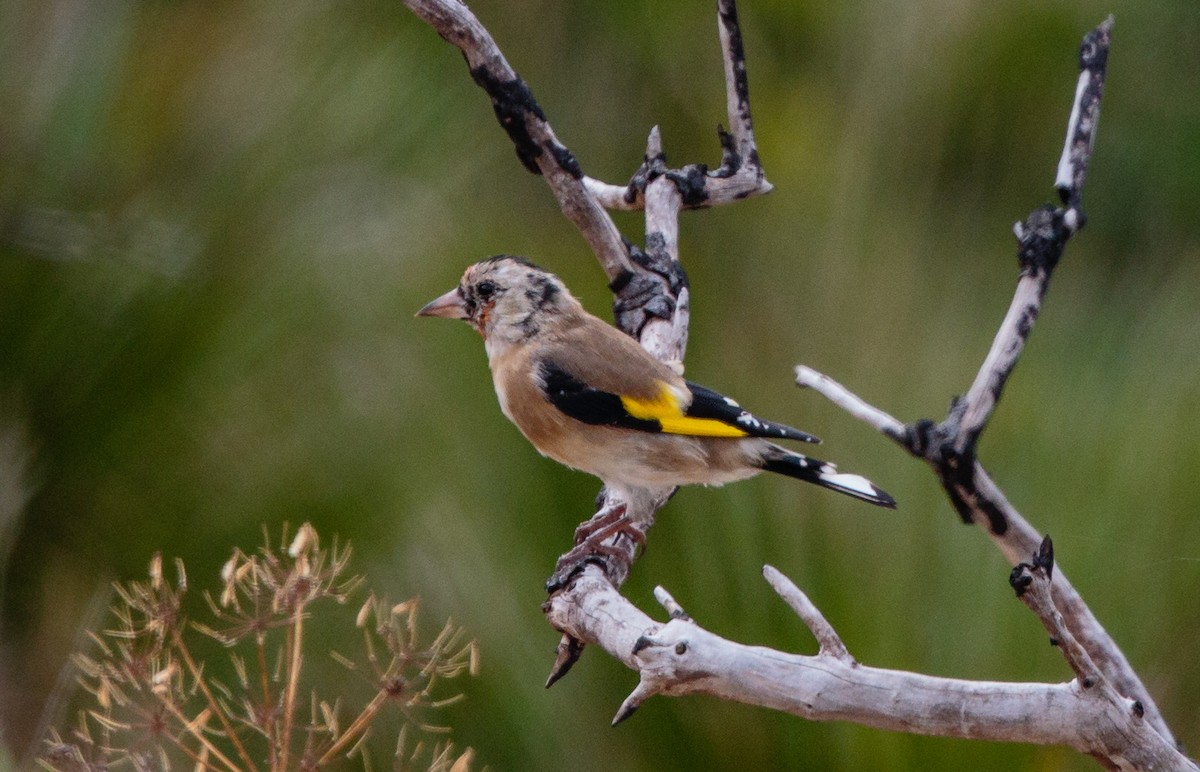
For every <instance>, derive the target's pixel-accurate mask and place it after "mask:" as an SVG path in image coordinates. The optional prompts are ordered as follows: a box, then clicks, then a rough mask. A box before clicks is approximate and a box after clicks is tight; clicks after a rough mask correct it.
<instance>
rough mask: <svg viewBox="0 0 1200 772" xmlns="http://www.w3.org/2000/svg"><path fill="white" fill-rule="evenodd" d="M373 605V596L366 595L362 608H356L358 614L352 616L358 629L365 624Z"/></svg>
mask: <svg viewBox="0 0 1200 772" xmlns="http://www.w3.org/2000/svg"><path fill="white" fill-rule="evenodd" d="M374 605H375V596H374V595H367V600H366V601H365V602H364V603H363V604H362V608H360V609H359V610H358V616H356V617H355V618H354V625H355V627H358V628H359V629H362V628H364V627H366V626H367V619H369V618H370V616H371V607H372V606H374Z"/></svg>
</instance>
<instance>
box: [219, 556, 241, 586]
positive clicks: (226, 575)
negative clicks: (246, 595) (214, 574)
mask: <svg viewBox="0 0 1200 772" xmlns="http://www.w3.org/2000/svg"><path fill="white" fill-rule="evenodd" d="M237 562H238V560H237V552H234V553H233V554H232V555H231V556H230V557H229V560H226V561H225V564H224V565H223V566H221V581H222V582H224V583H226V584H228V583H230V582H232V581H233V573H234V571H235V570H236V569H237Z"/></svg>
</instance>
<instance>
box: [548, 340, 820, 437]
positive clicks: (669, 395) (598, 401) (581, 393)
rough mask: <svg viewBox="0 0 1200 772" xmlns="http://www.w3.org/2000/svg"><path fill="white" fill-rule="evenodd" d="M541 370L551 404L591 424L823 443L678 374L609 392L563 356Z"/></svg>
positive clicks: (566, 413) (679, 432) (695, 434)
mask: <svg viewBox="0 0 1200 772" xmlns="http://www.w3.org/2000/svg"><path fill="white" fill-rule="evenodd" d="M537 374H538V383H539V385H540V386H541V389H542V394H543V395H544V396H545V398H546V399H547V400H548V401H549V402H550V404H552V405H554V406H555V407H556V408H558V409H559V410H560V411H561V412H563V413H564V414H565V415H567V416H570V417H571V418H574V419H576V420H578V421H582V422H584V423H587V424H592V425H603V426H617V427H621V428H625V429H635V430H638V431H643V432H662V433H666V434H681V435H686V436H691V437H768V438H771V439H789V440H800V441H803V442H819V440H817V438H816V437H813V436H812V435H810V434H806V433H805V432H802V431H800V430H798V429H793V428H791V427H790V426H784V425H783V424H777V423H773V422H771V421H764V420H762V419H761V418H756V417H755V416H753V415H751V414H750V413H749V412H747V411H745V410H743V409H742V408H740V407H738V405H737V403H736V402H734V401H733V400H731V399H728V398H726V397H723V396H721V395H720V394H718V393H717V392H715V391H712V390H711V389H706V388H704V387H703V386H698V385H696V384H694V383H690V382H687V381H683V382H682V383H683V385H682V386H681V385H679V384H678V383H673V382H672V380H674V381H678V380H679V379H678V378H674V379H671V380H667V379H663V380H658V379H655V380H654V381H653V383H652V384H647V383H643V382H640V381H639V382H638V384H637V386H638V388H637V391H636V394H629V393H625V394H622V393H619V392H620V391H621V389H619V388H618V389H615V390H613V391H609V390H606V389H604V388H600V387H598V386H596V385H593V384H591V383H589V382H588V379H587V378H586V377H584V376H583V374H582V373H580V372H579V369H578V368H573V367H572V366H571V363H569V362H566V361H564V360H562V359H555V358H550V357H544V358H542V359H541V360H540V361H539V362H538V364H537ZM672 375H673V374H672ZM609 383H612V381H611V380H610V381H609ZM610 388H611V387H610ZM631 391H632V389H631Z"/></svg>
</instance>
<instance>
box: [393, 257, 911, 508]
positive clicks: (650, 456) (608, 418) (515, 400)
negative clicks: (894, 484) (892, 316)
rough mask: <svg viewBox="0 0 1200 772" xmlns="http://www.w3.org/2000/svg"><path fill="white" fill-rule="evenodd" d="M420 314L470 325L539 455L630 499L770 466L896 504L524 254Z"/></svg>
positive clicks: (483, 272) (474, 268)
mask: <svg viewBox="0 0 1200 772" xmlns="http://www.w3.org/2000/svg"><path fill="white" fill-rule="evenodd" d="M417 316H425V317H440V318H445V319H461V320H463V321H465V322H467V323H468V324H470V325H471V326H472V327H474V328H475V330H476V331H477V332H479V334H480V335H481V336H482V337H483V343H484V349H485V350H486V352H487V358H488V364H489V367H490V369H491V373H492V380H493V384H494V386H495V389H496V396H497V397H498V399H499V402H500V409H501V411H502V412H503V413H504V415H505V416H506V417H507V418H508V419H509V420H510V421H512V422H513V423H514V424H516V426H517V428H518V429H519V430H520V431H521V433H522V434H523V435H524V436H525V437H526V439H528V440H529V442H530V443H532V444H533V446H534V447H535V448H536V449H537V450H538V451H539V452H540V453H541V454H542V455H544V456H548V457H549V458H552V459H554V460H555V461H558V462H559V463H562V464H564V465H566V466H568V467H571V468H574V469H578V470H581V471H584V472H588V473H590V474H592V475H595V476H596V477H598V478H600V480H601V481H602V482H603V483H604V486H605V487H606V488H607V489H609V490H610V491H612V492H614V493H616V494H617V495H618V496H620V497H621V498H623V499H624V500H626V501H629V502H635V501H645V500H646V499H647V496H648V493H647V492H648V491H662V490H664V489H668V490H670V489H674V488H675V487H677V486H682V485H706V486H717V485H723V484H725V483H729V482H734V481H736V480H742V479H746V478H749V477H753V476H754V475H757V474H759V473H760V472H764V471H766V472H774V473H777V474H782V475H786V476H789V477H794V478H796V479H799V480H803V481H805V482H809V483H813V484H815V485H818V486H820V487H822V488H827V489H829V490H832V491H836V492H838V493H843V494H846V495H848V496H852V497H854V498H857V499H861V500H863V501H866V502H869V503H871V504H876V505H878V506H881V507H888V508H895V506H896V502H895V499H893V498H892V497H891V496H890V495H889V494H888V493H887V492H885V491H883V490H882V489H880V488H879V487H877V486H876V485H875V484H874V483H872V482H871V481H870V480H868V479H867V478H865V477H862V476H861V475H857V474H849V473H844V472H839V471H838V470H837V467H836V466H834V465H833V464H831V463H828V462H826V461H821V460H819V459H816V458H812V457H810V456H806V455H804V454H802V453H797V452H795V451H793V450H790V449H788V448H785V447H783V446H781V445H779V444H777V442H778V441H795V442H803V443H817V442H820V440H819V439H818V438H816V437H814V436H813V435H811V434H809V433H807V432H803V431H800V430H799V429H794V428H792V427H790V426H785V425H784V424H780V423H775V422H773V421H768V420H765V419H762V418H759V417H757V416H755V415H753V414H752V413H750V412H748V411H747V410H744V409H743V408H742V407H740V406H739V405H738V403H737V402H735V401H733V400H732V399H730V398H728V397H726V396H723V395H722V394H720V393H718V392H716V391H713V390H712V389H709V388H705V387H704V386H700V385H698V384H696V383H692V382H690V381H687V380H685V379H684V378H683V377H682V376H681V375H680V374H678V373H677V372H676V371H675V370H674V369H672V368H671V367H670V366H668V365H667V364H665V363H663V362H661V361H659V360H658V359H656V358H655V357H654V356H653V355H651V354H650V353H649V352H648V351H646V350H645V349H644V348H642V347H641V345H639V344H638V343H637V342H636V341H635V340H634V339H633V338H632V337H630V336H628V335H626V334H625V333H623V332H621V331H620V330H618V329H616V328H615V327H613V326H612V325H610V324H608V323H607V322H604V321H603V320H601V319H599V318H598V317H596V316H593V315H592V314H590V313H588V311H587V310H585V309H584V307H583V305H582V304H581V303H580V302H579V301H578V300H577V299H576V298H575V297H574V296H573V295H571V293H570V292H569V291H568V290H567V288H566V286H565V285H564V284H563V282H562V281H561V280H560V279H559V278H558V277H557V276H555V275H554V274H552V273H550V272H548V271H545V270H543V269H542V268H539V267H538V266H537V265H535V264H534V263H532V262H530V261H529V260H527V259H525V258H523V257H517V256H514V255H495V256H493V257H490V258H487V259H485V260H482V261H480V262H477V263H475V264H474V265H471V266H469V267H468V268H467V269H466V271H465V272H464V273H463V276H462V279H461V281H460V282H459V284H458V286H457V287H455V288H454V289H452V290H450V291H449V292H447V293H445V294H444V295H441V296H440V297H438V298H435V299H434V300H432V301H430V302H429V303H427V304H426V305H425V306H424V307H423V308H421V310H420V311H418V312H417Z"/></svg>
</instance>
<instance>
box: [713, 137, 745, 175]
mask: <svg viewBox="0 0 1200 772" xmlns="http://www.w3.org/2000/svg"><path fill="white" fill-rule="evenodd" d="M717 139H718V140H719V141H720V143H721V165H720V166H719V167H717V169H716V171H713V172H709V175H708V176H710V177H715V178H717V179H724V178H726V177H732V176H733V175H735V174H737V173H738V171H739V170H740V169H741V168H742V156H741V155H740V154H739V153H738V151H737V145H736V141H735V140H734V138H733V135H732V134H730V133H729V132H728V131H725V127H724V126H717Z"/></svg>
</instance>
